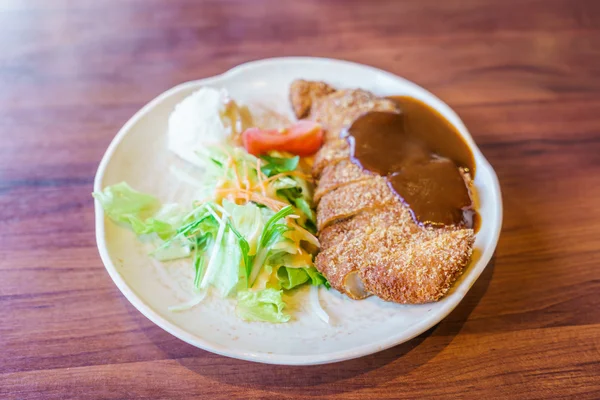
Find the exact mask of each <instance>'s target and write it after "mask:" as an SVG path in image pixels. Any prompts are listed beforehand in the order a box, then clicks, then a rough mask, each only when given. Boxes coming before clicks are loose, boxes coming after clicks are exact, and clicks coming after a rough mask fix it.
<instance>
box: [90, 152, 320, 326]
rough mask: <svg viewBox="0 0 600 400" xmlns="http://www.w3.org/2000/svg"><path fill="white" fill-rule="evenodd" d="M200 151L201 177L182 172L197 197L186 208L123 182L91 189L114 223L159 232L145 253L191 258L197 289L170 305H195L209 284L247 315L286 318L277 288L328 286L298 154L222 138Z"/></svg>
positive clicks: (143, 231) (178, 308)
mask: <svg viewBox="0 0 600 400" xmlns="http://www.w3.org/2000/svg"><path fill="white" fill-rule="evenodd" d="M198 156H199V157H200V160H201V161H200V163H201V164H202V165H203V166H204V169H205V175H204V176H203V177H202V180H197V181H196V180H195V179H194V178H193V177H189V179H188V177H185V178H186V179H185V180H186V182H187V183H190V182H188V181H193V183H194V185H193V186H194V187H196V188H197V189H198V190H199V191H198V193H196V198H199V199H200V198H201V199H202V201H201V202H196V203H195V204H194V207H193V208H191V209H190V208H188V209H184V208H183V207H181V206H180V205H178V204H165V205H163V206H161V204H160V202H159V201H158V199H157V198H155V197H154V196H151V195H149V194H145V193H140V192H138V191H136V190H134V189H132V188H131V187H130V186H129V185H127V184H126V183H124V182H122V183H119V184H117V185H113V186H109V187H107V188H105V189H104V190H102V191H101V192H95V193H93V196H94V198H96V199H97V200H98V201H99V202H100V204H101V205H102V207H103V208H104V210H105V212H106V214H107V216H108V217H109V218H111V219H112V220H114V221H115V222H118V223H123V224H126V225H128V226H130V227H131V229H132V230H133V231H134V232H135V233H136V234H137V235H148V234H151V235H156V238H157V241H158V239H160V241H158V244H157V245H156V247H155V248H154V250H153V251H151V252H150V255H151V256H152V257H154V258H155V259H157V260H159V261H170V260H175V259H178V258H189V259H190V263H191V267H192V268H193V273H194V281H193V287H194V289H195V291H196V292H197V294H196V296H195V297H194V298H193V299H192V300H191V301H189V302H187V303H184V304H182V305H179V306H174V307H173V311H181V310H185V309H189V308H191V307H193V306H194V305H195V304H197V303H198V302H199V301H201V299H202V298H203V297H204V296H205V295H206V293H207V292H208V291H209V289H211V288H212V289H214V290H215V291H216V292H218V293H219V294H220V295H221V296H223V297H226V296H236V298H237V308H236V310H237V311H236V312H237V314H238V315H239V316H240V317H241V318H243V319H245V320H248V321H267V322H277V323H279V322H287V321H289V319H290V315H288V314H286V313H284V312H283V309H284V307H285V302H284V300H283V298H282V293H283V291H287V290H291V289H294V288H297V287H299V286H301V285H305V284H311V285H315V286H319V285H325V286H327V287H329V284H328V283H327V280H326V279H325V278H324V277H323V275H321V274H320V273H319V272H318V271H317V270H316V269H315V268H314V266H313V265H314V264H313V257H314V254H315V251H316V249H317V248H318V240H317V239H316V238H315V237H314V235H313V234H312V233H314V232H315V231H316V216H315V212H314V210H313V203H312V187H311V185H310V184H309V182H308V181H307V180H305V179H303V178H302V174H298V173H295V172H296V171H298V168H299V162H300V158H299V157H297V156H296V157H286V156H285V155H284V154H280V153H277V152H272V153H271V154H270V155H268V156H262V157H261V158H260V159H259V158H256V157H254V156H253V155H251V154H248V153H247V152H246V151H245V150H244V149H243V148H239V147H231V146H227V145H223V146H215V147H207V148H204V149H203V150H202V151H201V152H200V153H198ZM179 175H181V174H178V175H177V176H179ZM272 210H279V211H278V212H274V211H272ZM291 215H293V219H288V218H286V217H288V216H291Z"/></svg>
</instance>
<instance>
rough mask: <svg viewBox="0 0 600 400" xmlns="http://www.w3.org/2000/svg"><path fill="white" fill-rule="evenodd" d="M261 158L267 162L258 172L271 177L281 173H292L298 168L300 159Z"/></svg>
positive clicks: (296, 157)
mask: <svg viewBox="0 0 600 400" xmlns="http://www.w3.org/2000/svg"><path fill="white" fill-rule="evenodd" d="M261 158H262V159H263V160H264V161H266V162H267V164H266V165H264V166H262V167H261V168H260V170H261V171H262V172H263V174H265V175H267V176H268V177H271V176H273V175H277V174H280V173H282V172H289V171H294V170H295V169H296V168H297V167H298V162H299V161H300V157H298V156H295V157H270V156H261Z"/></svg>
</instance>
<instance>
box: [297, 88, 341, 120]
mask: <svg viewBox="0 0 600 400" xmlns="http://www.w3.org/2000/svg"><path fill="white" fill-rule="evenodd" d="M333 92H335V89H334V88H332V87H331V86H329V85H328V84H326V83H323V82H309V81H304V80H302V79H299V80H295V81H294V82H292V85H291V87H290V101H291V103H292V106H293V108H294V113H295V114H296V117H297V118H304V117H306V116H307V115H308V112H309V111H310V108H311V105H312V102H313V100H314V99H316V98H319V97H323V96H326V95H328V94H330V93H333Z"/></svg>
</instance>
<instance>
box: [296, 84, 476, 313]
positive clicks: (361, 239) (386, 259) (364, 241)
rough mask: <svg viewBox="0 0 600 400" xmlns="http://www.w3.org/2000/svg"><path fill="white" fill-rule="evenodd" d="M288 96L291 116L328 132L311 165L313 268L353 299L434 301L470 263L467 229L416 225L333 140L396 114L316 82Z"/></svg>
mask: <svg viewBox="0 0 600 400" xmlns="http://www.w3.org/2000/svg"><path fill="white" fill-rule="evenodd" d="M290 99H291V101H292V106H293V108H294V110H295V112H296V115H297V116H298V118H302V117H306V116H308V118H310V119H313V120H315V121H317V122H319V123H320V124H321V125H323V126H324V128H325V129H326V130H327V134H326V139H325V143H324V145H323V147H322V148H321V150H319V152H318V153H317V155H316V157H315V163H314V166H313V175H314V176H315V178H317V179H318V184H317V189H316V192H315V202H317V224H318V229H319V239H320V242H321V251H320V253H319V254H318V255H317V258H316V261H315V265H316V267H317V269H318V270H319V271H321V273H323V274H324V275H325V276H326V277H327V279H328V280H329V282H330V284H331V286H333V287H334V288H336V289H337V290H339V291H340V292H342V293H346V294H347V295H348V296H350V297H352V298H355V299H360V298H364V297H367V296H369V295H376V296H378V297H380V298H382V299H384V300H387V301H393V302H397V303H404V304H418V303H427V302H431V301H436V300H439V299H440V298H441V297H442V296H444V295H445V294H446V293H447V292H448V290H449V288H450V287H451V285H452V284H453V283H454V281H455V280H456V279H457V278H458V276H460V274H461V273H462V270H463V269H464V267H465V266H466V265H467V263H468V262H469V259H470V257H471V253H472V247H473V242H474V232H473V230H472V229H467V228H464V227H461V226H446V227H425V226H422V225H419V224H417V223H416V222H415V221H414V219H413V217H412V215H411V212H410V210H409V208H408V207H407V206H406V205H404V204H403V203H402V202H401V201H400V199H399V198H398V196H397V195H396V194H395V193H394V191H393V190H392V189H391V188H390V187H389V185H388V184H387V183H386V182H385V180H384V178H382V177H381V176H378V175H374V174H372V173H370V172H367V171H364V170H362V169H361V168H360V167H359V166H358V165H356V164H354V163H352V162H351V160H350V156H351V154H350V151H351V150H350V147H349V145H348V142H347V141H346V140H345V139H341V136H340V133H341V132H342V130H343V129H344V128H345V127H347V126H349V125H350V124H352V122H353V121H354V120H355V119H356V118H358V117H359V116H360V115H362V114H364V113H365V112H369V111H388V112H401V110H398V108H397V106H396V104H395V103H394V102H392V101H390V100H388V99H382V98H378V97H376V96H375V95H373V94H372V93H369V92H366V91H363V90H358V89H357V90H335V89H333V88H332V87H331V86H328V85H327V84H325V83H323V82H310V81H295V82H294V83H293V84H292V86H291V89H290ZM466 178H468V176H467V177H466ZM467 180H468V179H467Z"/></svg>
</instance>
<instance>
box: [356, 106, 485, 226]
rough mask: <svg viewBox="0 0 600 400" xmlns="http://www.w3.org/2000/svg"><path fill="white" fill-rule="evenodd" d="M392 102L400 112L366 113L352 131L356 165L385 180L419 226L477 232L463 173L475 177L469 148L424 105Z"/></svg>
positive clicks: (436, 113) (477, 219) (443, 119)
mask: <svg viewBox="0 0 600 400" xmlns="http://www.w3.org/2000/svg"><path fill="white" fill-rule="evenodd" d="M390 99H391V100H393V101H395V102H396V103H397V104H398V106H399V108H400V110H401V112H400V113H393V112H378V111H372V112H368V113H366V114H363V115H362V116H360V117H359V118H357V119H356V120H355V121H354V122H353V123H352V125H350V126H349V127H348V129H347V134H348V140H349V141H350V145H351V148H352V149H353V150H352V162H354V163H355V164H358V165H360V166H361V167H362V168H364V169H365V170H367V171H370V172H373V173H376V174H378V175H382V176H385V177H386V178H387V180H388V183H389V185H390V187H391V188H392V189H393V190H394V191H395V192H396V193H397V194H398V196H399V197H400V198H401V199H402V201H403V202H404V203H405V204H406V205H407V206H408V207H409V208H410V210H411V212H412V215H413V218H414V220H415V221H416V222H417V223H420V224H423V225H430V226H447V225H467V226H469V227H473V228H475V229H477V227H478V221H479V218H478V216H477V213H475V212H474V210H473V200H472V198H471V194H470V188H469V187H467V184H466V183H465V179H464V178H463V175H462V172H461V170H462V171H464V172H466V173H468V174H469V175H470V176H471V178H474V177H475V159H474V157H473V153H472V152H471V150H470V149H469V146H468V145H467V144H466V143H465V141H464V139H463V138H462V136H461V135H460V133H459V132H458V131H457V129H456V128H455V127H454V126H453V125H452V124H451V123H450V122H449V121H448V120H446V119H445V118H444V117H443V116H442V115H440V114H439V113H438V112H437V111H435V110H434V109H433V108H431V107H429V106H428V105H426V104H425V103H423V102H421V101H419V100H417V99H415V98H412V97H406V96H394V97H391V98H390ZM459 168H460V169H459Z"/></svg>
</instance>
